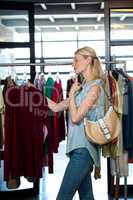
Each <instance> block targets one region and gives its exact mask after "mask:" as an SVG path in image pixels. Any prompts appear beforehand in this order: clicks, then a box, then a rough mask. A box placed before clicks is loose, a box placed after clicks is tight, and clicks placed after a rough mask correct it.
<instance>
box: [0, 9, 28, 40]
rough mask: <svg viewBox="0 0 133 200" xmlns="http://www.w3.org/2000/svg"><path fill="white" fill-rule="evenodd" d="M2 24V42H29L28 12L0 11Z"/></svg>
mask: <svg viewBox="0 0 133 200" xmlns="http://www.w3.org/2000/svg"><path fill="white" fill-rule="evenodd" d="M7 13H8V14H7ZM0 22H1V23H0V42H29V24H28V11H24V10H19V11H17V10H0ZM18 29H19V31H18ZM20 30H21V32H20ZM26 32H27V34H25V33H26ZM22 33H23V34H22Z"/></svg>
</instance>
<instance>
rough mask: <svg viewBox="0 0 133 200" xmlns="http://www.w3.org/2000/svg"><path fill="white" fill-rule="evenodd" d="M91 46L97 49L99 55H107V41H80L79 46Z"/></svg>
mask: <svg viewBox="0 0 133 200" xmlns="http://www.w3.org/2000/svg"><path fill="white" fill-rule="evenodd" d="M83 46H89V47H92V48H94V49H95V50H96V53H97V55H98V56H105V42H104V41H85V42H80V41H79V47H83Z"/></svg>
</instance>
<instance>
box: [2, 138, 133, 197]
mask: <svg viewBox="0 0 133 200" xmlns="http://www.w3.org/2000/svg"><path fill="white" fill-rule="evenodd" d="M65 145H66V144H65V142H62V143H61V144H60V147H59V153H57V154H55V155H54V174H48V172H47V168H45V173H44V176H43V178H42V179H41V180H40V192H39V195H38V196H36V197H27V198H24V197H22V198H21V197H18V196H17V198H8V200H14V199H16V200H55V199H56V196H57V192H58V190H59V187H60V184H61V180H62V177H63V174H64V171H65V167H66V165H67V162H68V158H67V157H66V155H65ZM101 171H102V174H101V175H102V177H101V179H98V180H95V179H94V177H93V175H92V180H93V188H94V196H95V200H113V198H111V197H108V195H107V179H106V175H107V173H106V159H102V170H101ZM0 178H2V177H0ZM23 186H24V187H25V186H26V187H27V186H29V187H31V183H28V182H27V181H26V180H25V179H24V178H23V185H21V187H20V189H21V188H23ZM3 187H4V186H3ZM1 189H2V186H1ZM0 199H1V198H0ZM122 199H124V198H119V200H122ZM128 199H129V198H128ZM130 199H132V200H133V198H130ZM73 200H79V198H78V194H76V195H75V197H74V198H73Z"/></svg>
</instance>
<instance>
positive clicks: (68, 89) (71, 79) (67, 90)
mask: <svg viewBox="0 0 133 200" xmlns="http://www.w3.org/2000/svg"><path fill="white" fill-rule="evenodd" d="M73 83H74V78H70V79H68V80H67V87H66V98H68V97H69V92H70V89H71V86H72V84H73ZM68 116H69V114H68V111H66V117H65V119H66V129H67V133H68V118H69V117H68Z"/></svg>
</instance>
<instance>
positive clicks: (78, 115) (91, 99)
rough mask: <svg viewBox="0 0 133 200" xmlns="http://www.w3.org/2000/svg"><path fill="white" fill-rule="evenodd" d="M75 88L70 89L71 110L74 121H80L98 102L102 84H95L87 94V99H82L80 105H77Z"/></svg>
mask: <svg viewBox="0 0 133 200" xmlns="http://www.w3.org/2000/svg"><path fill="white" fill-rule="evenodd" d="M75 87H76V86H75ZM74 90H75V91H76V89H74V88H73V89H72V91H70V95H69V99H70V102H69V103H70V104H69V110H70V113H71V118H72V122H73V123H78V122H80V121H81V120H82V119H83V118H84V116H85V114H86V113H87V112H88V111H89V110H90V109H91V108H92V107H93V106H94V105H95V104H96V103H97V100H98V97H99V94H100V86H98V85H95V86H93V87H92V88H91V89H90V91H89V92H88V93H87V94H86V97H85V99H84V100H83V101H82V103H81V104H80V106H79V107H76V104H75V97H74V94H75V92H74Z"/></svg>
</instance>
